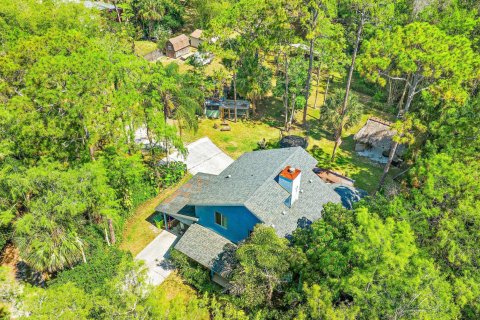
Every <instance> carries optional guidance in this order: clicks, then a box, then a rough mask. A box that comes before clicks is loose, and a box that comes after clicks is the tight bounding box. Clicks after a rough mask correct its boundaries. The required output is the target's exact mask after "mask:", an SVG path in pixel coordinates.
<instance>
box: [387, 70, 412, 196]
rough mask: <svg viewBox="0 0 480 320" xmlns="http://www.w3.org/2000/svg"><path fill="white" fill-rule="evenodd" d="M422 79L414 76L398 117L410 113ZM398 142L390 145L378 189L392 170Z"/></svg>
mask: <svg viewBox="0 0 480 320" xmlns="http://www.w3.org/2000/svg"><path fill="white" fill-rule="evenodd" d="M419 81H420V79H419V77H418V76H417V75H414V76H413V79H412V84H411V85H410V88H409V89H408V96H407V101H406V102H405V107H404V108H403V110H400V111H399V112H398V114H397V119H403V118H404V117H405V115H406V114H407V113H408V110H409V109H410V106H411V105H412V101H413V98H414V96H415V94H416V93H415V90H417V86H418V83H419ZM398 144H399V143H398V142H396V141H393V144H392V146H391V147H390V153H389V155H388V160H387V163H386V164H385V167H384V168H383V174H382V177H381V178H380V182H379V183H378V190H380V189H382V187H383V185H384V183H385V178H386V177H387V174H388V171H389V170H390V167H391V166H392V161H393V158H395V153H396V152H397V148H398Z"/></svg>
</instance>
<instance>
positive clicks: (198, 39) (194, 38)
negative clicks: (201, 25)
mask: <svg viewBox="0 0 480 320" xmlns="http://www.w3.org/2000/svg"><path fill="white" fill-rule="evenodd" d="M202 33H203V31H202V30H200V29H196V30H195V31H193V32H192V33H190V45H191V46H192V47H194V48H198V47H199V46H200V45H201V44H202V42H203V40H202Z"/></svg>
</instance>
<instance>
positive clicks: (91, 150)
mask: <svg viewBox="0 0 480 320" xmlns="http://www.w3.org/2000/svg"><path fill="white" fill-rule="evenodd" d="M88 152H89V153H90V160H92V161H95V146H94V145H93V144H91V145H89V146H88Z"/></svg>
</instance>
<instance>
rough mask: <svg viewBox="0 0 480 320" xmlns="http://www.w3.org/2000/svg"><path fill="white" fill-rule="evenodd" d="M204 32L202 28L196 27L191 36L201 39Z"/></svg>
mask: <svg viewBox="0 0 480 320" xmlns="http://www.w3.org/2000/svg"><path fill="white" fill-rule="evenodd" d="M202 32H203V31H202V30H200V29H196V30H195V31H193V32H192V33H190V37H192V38H195V39H200V37H201V36H202Z"/></svg>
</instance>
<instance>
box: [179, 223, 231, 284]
mask: <svg viewBox="0 0 480 320" xmlns="http://www.w3.org/2000/svg"><path fill="white" fill-rule="evenodd" d="M175 249H177V250H178V251H180V252H182V253H183V254H185V255H186V256H188V257H189V258H191V259H193V260H195V261H197V262H198V263H200V264H201V265H203V266H204V267H207V268H208V269H212V270H214V271H215V272H217V273H218V274H220V275H223V276H228V272H229V271H230V270H231V267H232V265H231V264H230V263H229V262H230V259H227V257H226V256H228V255H229V253H231V252H233V251H234V249H236V246H235V245H234V244H233V243H232V242H230V241H229V240H228V239H226V238H224V237H222V236H221V235H219V234H218V233H216V232H215V231H212V230H210V229H207V228H205V227H202V226H201V225H199V224H198V223H195V224H192V225H191V226H190V227H189V228H188V229H187V231H186V232H185V234H184V235H183V236H182V237H181V238H180V240H179V241H178V242H177V244H176V245H175Z"/></svg>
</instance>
